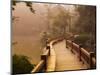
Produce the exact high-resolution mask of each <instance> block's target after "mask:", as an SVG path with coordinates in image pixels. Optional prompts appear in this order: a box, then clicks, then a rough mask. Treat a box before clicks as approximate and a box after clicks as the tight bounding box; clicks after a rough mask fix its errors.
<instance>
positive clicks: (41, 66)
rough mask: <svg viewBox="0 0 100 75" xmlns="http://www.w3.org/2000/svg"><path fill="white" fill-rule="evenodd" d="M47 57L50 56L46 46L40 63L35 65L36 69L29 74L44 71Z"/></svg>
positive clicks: (48, 48)
mask: <svg viewBox="0 0 100 75" xmlns="http://www.w3.org/2000/svg"><path fill="white" fill-rule="evenodd" d="M49 56H50V47H49V46H47V47H46V51H45V52H44V53H43V54H42V55H41V60H40V62H39V63H38V64H37V65H36V67H35V68H34V69H33V70H32V72H31V73H35V72H42V71H46V69H47V60H48V57H49Z"/></svg>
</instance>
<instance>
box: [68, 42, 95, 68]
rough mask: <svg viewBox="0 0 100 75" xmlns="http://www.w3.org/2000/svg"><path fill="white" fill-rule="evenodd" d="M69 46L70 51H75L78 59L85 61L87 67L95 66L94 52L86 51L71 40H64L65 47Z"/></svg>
mask: <svg viewBox="0 0 100 75" xmlns="http://www.w3.org/2000/svg"><path fill="white" fill-rule="evenodd" d="M68 46H70V47H71V51H72V53H75V52H76V53H77V54H78V57H79V60H80V61H83V62H86V63H87V64H88V65H89V69H93V68H95V67H96V59H95V57H94V52H88V51H87V50H85V49H84V48H82V47H81V46H79V45H77V44H75V43H74V42H73V41H70V40H66V47H68Z"/></svg>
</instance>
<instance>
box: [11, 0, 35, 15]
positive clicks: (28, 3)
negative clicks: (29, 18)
mask: <svg viewBox="0 0 100 75" xmlns="http://www.w3.org/2000/svg"><path fill="white" fill-rule="evenodd" d="M20 2H21V1H17V0H12V10H15V8H14V6H16V4H17V3H20ZM24 3H26V6H27V7H28V8H29V9H30V11H31V12H32V13H35V10H34V9H33V7H32V2H28V1H24Z"/></svg>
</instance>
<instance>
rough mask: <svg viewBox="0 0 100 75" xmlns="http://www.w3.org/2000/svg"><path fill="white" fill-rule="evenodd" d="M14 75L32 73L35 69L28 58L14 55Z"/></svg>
mask: <svg viewBox="0 0 100 75" xmlns="http://www.w3.org/2000/svg"><path fill="white" fill-rule="evenodd" d="M12 63H13V74H25V73H30V72H31V70H32V69H33V68H34V65H32V64H31V63H30V62H29V60H28V57H27V56H23V55H16V54H15V55H13V62H12Z"/></svg>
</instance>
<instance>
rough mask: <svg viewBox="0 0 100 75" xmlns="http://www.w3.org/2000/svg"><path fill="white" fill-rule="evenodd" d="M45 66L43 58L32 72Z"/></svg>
mask: <svg viewBox="0 0 100 75" xmlns="http://www.w3.org/2000/svg"><path fill="white" fill-rule="evenodd" d="M43 66H44V60H41V61H40V62H39V63H38V64H37V65H36V67H35V68H34V69H33V70H32V73H35V72H39V71H40V70H41V68H43Z"/></svg>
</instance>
